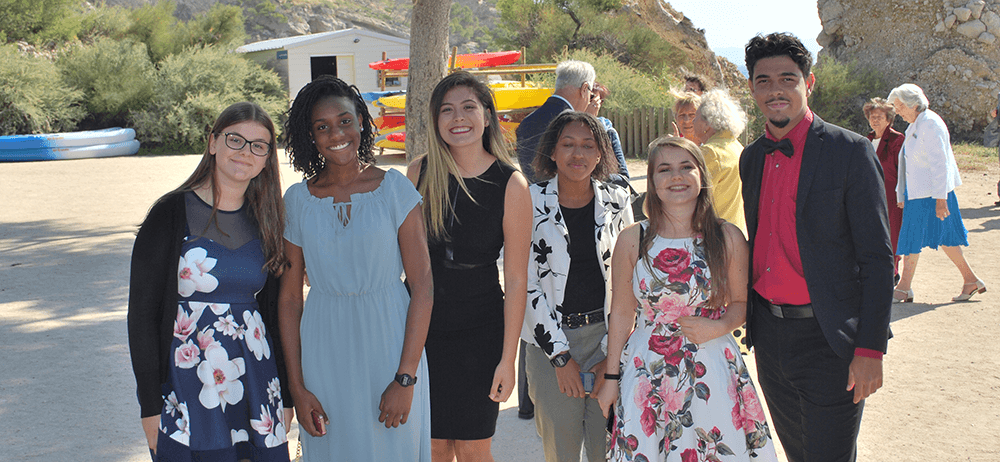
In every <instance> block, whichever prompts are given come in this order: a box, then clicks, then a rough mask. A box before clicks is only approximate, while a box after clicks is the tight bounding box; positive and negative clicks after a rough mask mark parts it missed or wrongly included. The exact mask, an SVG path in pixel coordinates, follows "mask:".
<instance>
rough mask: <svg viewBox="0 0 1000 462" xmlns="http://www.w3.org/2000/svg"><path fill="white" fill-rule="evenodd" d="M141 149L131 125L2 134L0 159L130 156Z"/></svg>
mask: <svg viewBox="0 0 1000 462" xmlns="http://www.w3.org/2000/svg"><path fill="white" fill-rule="evenodd" d="M138 151H139V142H138V141H136V140H135V130H133V129H131V128H106V129H103V130H92V131H84V132H67V133H48V134H40V135H12V136H0V162H24V161H35V160H60V159H84V158H91V157H114V156H127V155H132V154H135V153H136V152H138Z"/></svg>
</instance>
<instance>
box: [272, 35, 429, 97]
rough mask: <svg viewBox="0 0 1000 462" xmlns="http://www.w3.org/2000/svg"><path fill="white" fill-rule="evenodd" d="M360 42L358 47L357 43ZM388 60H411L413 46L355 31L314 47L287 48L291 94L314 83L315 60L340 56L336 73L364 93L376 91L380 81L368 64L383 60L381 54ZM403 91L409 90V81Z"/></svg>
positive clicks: (324, 41)
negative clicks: (311, 67) (383, 53)
mask: <svg viewBox="0 0 1000 462" xmlns="http://www.w3.org/2000/svg"><path fill="white" fill-rule="evenodd" d="M355 39H357V40H358V42H357V43H355V42H354V40H355ZM383 51H384V52H386V53H387V54H388V56H389V58H405V57H407V56H409V53H410V45H409V43H408V41H406V40H404V39H396V38H393V37H385V38H383V36H380V35H378V34H374V33H371V32H367V31H353V32H352V33H347V34H344V35H338V36H335V37H331V38H330V39H327V40H321V41H318V42H315V43H308V44H304V45H300V46H293V47H290V48H288V91H289V98H295V95H297V94H298V92H299V90H300V89H302V87H304V86H305V85H306V84H307V83H309V82H310V81H311V80H312V72H311V71H310V67H309V61H310V58H311V57H313V56H337V73H338V74H339V75H338V77H340V78H341V79H342V80H344V81H345V82H347V83H350V84H354V85H356V86H357V87H358V89H359V90H361V91H362V92H366V91H377V90H378V89H379V88H378V80H377V74H376V72H375V71H374V70H372V69H371V68H370V67H368V63H370V62H373V61H379V60H381V59H382V52H383ZM400 83H401V86H400V87H393V88H395V89H401V90H405V89H406V79H401V81H400Z"/></svg>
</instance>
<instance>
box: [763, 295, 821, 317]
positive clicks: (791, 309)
mask: <svg viewBox="0 0 1000 462" xmlns="http://www.w3.org/2000/svg"><path fill="white" fill-rule="evenodd" d="M753 294H754V296H756V297H757V302H758V303H760V304H761V305H763V306H765V307H767V309H769V310H771V314H773V315H774V317H776V318H782V319H808V318H814V317H816V316H815V315H814V314H813V306H812V304H806V305H775V304H773V303H771V302H770V301H768V300H767V299H766V298H764V297H762V296H761V295H760V294H758V293H757V292H756V291H754V293H753Z"/></svg>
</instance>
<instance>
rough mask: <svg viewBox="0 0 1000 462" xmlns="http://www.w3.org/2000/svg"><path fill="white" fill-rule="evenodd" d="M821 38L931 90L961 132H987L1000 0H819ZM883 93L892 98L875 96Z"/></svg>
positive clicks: (935, 106)
mask: <svg viewBox="0 0 1000 462" xmlns="http://www.w3.org/2000/svg"><path fill="white" fill-rule="evenodd" d="M818 7H819V15H820V20H821V21H822V24H823V32H822V33H820V35H819V37H818V38H817V41H818V42H819V44H820V45H822V46H823V47H824V48H823V50H822V51H821V52H820V54H821V55H822V54H824V53H829V54H830V55H832V56H834V57H836V58H837V59H839V60H841V61H855V62H857V63H859V64H862V65H866V66H870V67H873V68H876V69H879V70H880V71H881V72H882V73H883V74H884V76H885V78H886V80H887V81H888V82H889V83H890V84H891V85H892V86H897V85H900V84H903V83H907V82H910V83H915V84H917V85H919V86H920V87H921V88H923V89H924V92H925V93H926V94H927V97H928V99H929V100H930V108H931V109H932V110H934V111H935V112H937V113H939V114H941V117H943V118H944V119H945V121H946V122H947V124H948V127H949V129H950V130H951V132H952V136H953V137H958V138H969V139H975V138H977V137H979V136H981V135H982V129H983V127H984V126H985V125H986V123H987V122H988V119H987V117H988V116H989V111H990V109H991V108H993V107H996V104H997V92H998V91H1000V40H998V38H1000V0H971V1H970V0H887V1H884V2H873V1H870V0H819V1H818ZM871 96H882V97H885V96H886V95H871Z"/></svg>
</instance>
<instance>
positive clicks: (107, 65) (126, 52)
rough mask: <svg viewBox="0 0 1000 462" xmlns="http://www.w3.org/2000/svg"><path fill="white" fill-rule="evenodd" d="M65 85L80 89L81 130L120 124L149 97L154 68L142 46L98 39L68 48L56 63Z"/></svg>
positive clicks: (151, 93)
mask: <svg viewBox="0 0 1000 462" xmlns="http://www.w3.org/2000/svg"><path fill="white" fill-rule="evenodd" d="M56 65H57V66H58V67H59V70H60V71H61V72H62V76H63V80H64V81H65V82H66V84H67V85H69V86H71V87H74V88H78V89H80V90H83V93H84V106H85V107H86V109H87V112H88V115H87V119H86V120H85V121H84V123H83V125H84V127H83V128H103V127H109V126H114V125H123V124H125V122H126V118H127V116H128V113H129V111H134V110H140V109H143V108H145V107H146V106H147V105H148V104H149V103H150V101H151V100H152V98H153V90H154V88H155V87H154V86H155V85H156V80H155V79H156V68H155V67H154V66H153V63H152V62H151V61H150V60H149V56H148V55H147V53H146V45H145V44H142V43H134V42H132V41H131V40H122V41H115V40H111V39H100V40H98V41H96V42H95V43H94V44H93V45H89V46H81V47H76V48H73V49H71V50H70V51H69V52H68V53H65V54H63V55H62V56H61V57H60V58H59V60H58V61H57V62H56Z"/></svg>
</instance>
